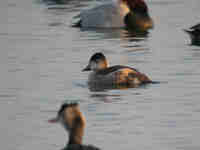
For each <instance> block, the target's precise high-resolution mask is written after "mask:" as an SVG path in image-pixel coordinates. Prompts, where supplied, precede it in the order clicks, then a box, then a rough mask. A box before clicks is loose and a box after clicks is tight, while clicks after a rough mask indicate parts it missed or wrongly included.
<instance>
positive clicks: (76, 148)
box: [49, 103, 100, 150]
mask: <svg viewBox="0 0 200 150" xmlns="http://www.w3.org/2000/svg"><path fill="white" fill-rule="evenodd" d="M49 122H50V123H57V122H58V123H61V124H62V125H63V127H64V128H65V129H66V130H67V131H68V132H69V142H68V144H67V146H66V147H65V148H64V149H63V150H100V149H99V148H97V147H95V146H92V145H83V144H82V140H83V135H84V128H85V124H86V120H85V117H84V116H83V114H82V113H81V111H80V108H79V105H78V104H77V103H70V104H69V103H65V104H63V105H62V106H61V107H60V109H59V111H58V113H57V116H56V117H55V118H53V119H50V120H49Z"/></svg>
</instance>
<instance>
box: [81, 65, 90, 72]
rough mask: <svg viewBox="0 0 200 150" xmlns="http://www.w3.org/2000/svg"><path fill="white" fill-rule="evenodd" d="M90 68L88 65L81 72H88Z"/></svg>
mask: <svg viewBox="0 0 200 150" xmlns="http://www.w3.org/2000/svg"><path fill="white" fill-rule="evenodd" d="M90 70H91V69H90V66H89V65H88V66H87V67H85V68H84V69H83V70H82V71H90Z"/></svg>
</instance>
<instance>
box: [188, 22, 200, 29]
mask: <svg viewBox="0 0 200 150" xmlns="http://www.w3.org/2000/svg"><path fill="white" fill-rule="evenodd" d="M190 29H192V30H200V23H199V24H196V25H194V26H192V27H191V28H190Z"/></svg>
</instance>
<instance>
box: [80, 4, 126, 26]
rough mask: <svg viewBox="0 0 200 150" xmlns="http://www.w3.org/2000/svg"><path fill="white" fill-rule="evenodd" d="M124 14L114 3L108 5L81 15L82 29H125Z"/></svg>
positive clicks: (86, 11)
mask: <svg viewBox="0 0 200 150" xmlns="http://www.w3.org/2000/svg"><path fill="white" fill-rule="evenodd" d="M123 17H124V16H123V14H121V12H120V10H119V8H118V6H117V5H115V4H114V3H107V4H104V5H100V6H97V7H95V8H93V9H89V10H85V11H83V12H82V13H81V14H80V20H81V27H97V28H110V27H112V28H119V27H124V26H125V24H124V20H123Z"/></svg>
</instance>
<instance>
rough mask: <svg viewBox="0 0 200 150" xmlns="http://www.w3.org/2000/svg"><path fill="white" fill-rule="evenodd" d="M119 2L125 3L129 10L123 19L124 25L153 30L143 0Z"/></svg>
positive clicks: (151, 21) (123, 0)
mask: <svg viewBox="0 0 200 150" xmlns="http://www.w3.org/2000/svg"><path fill="white" fill-rule="evenodd" d="M121 1H122V2H123V3H125V4H126V5H127V6H128V8H129V9H130V12H129V13H128V14H127V16H126V17H125V23H126V24H127V25H128V26H129V27H131V26H134V27H139V28H141V29H144V30H146V29H150V28H153V20H152V18H151V17H150V16H149V11H148V6H147V4H146V3H145V1H144V0H121ZM130 14H131V15H130ZM134 27H133V28H134Z"/></svg>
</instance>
